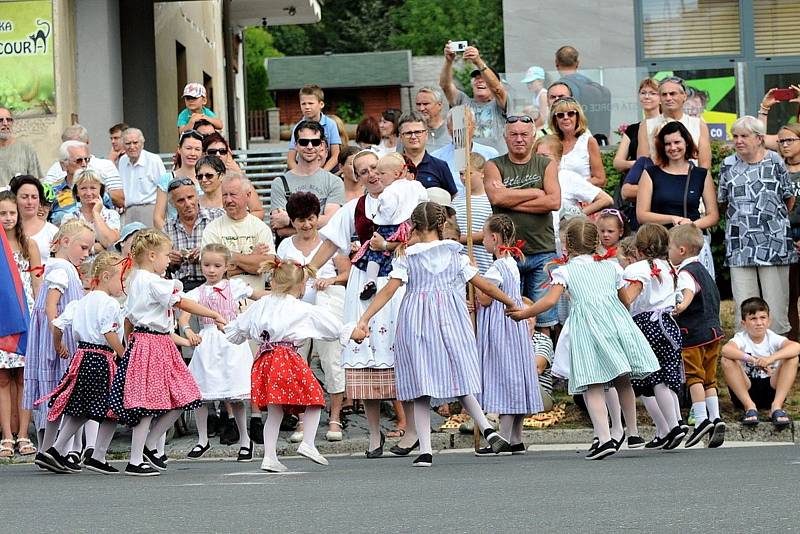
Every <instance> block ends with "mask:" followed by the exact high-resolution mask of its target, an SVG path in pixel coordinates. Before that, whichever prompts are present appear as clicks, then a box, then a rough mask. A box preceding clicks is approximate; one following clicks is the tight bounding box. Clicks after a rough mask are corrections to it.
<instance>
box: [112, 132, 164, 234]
mask: <svg viewBox="0 0 800 534" xmlns="http://www.w3.org/2000/svg"><path fill="white" fill-rule="evenodd" d="M122 145H123V146H124V147H125V155H124V156H122V157H120V158H119V176H120V178H122V186H123V188H124V189H125V223H126V224H127V223H131V222H134V221H139V222H140V223H142V224H144V225H145V226H153V211H154V210H155V207H156V190H157V189H158V182H159V180H160V179H161V177H162V176H163V175H164V174H166V172H167V170H166V169H165V168H164V163H163V162H162V161H161V158H159V157H158V156H157V155H156V154H153V153H152V152H148V151H147V150H145V149H144V135H143V134H142V131H141V130H140V129H138V128H128V129H127V130H125V131H124V132H122Z"/></svg>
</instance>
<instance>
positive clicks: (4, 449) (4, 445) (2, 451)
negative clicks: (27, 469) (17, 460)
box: [0, 439, 14, 458]
mask: <svg viewBox="0 0 800 534" xmlns="http://www.w3.org/2000/svg"><path fill="white" fill-rule="evenodd" d="M9 443H10V444H11V445H10V446H9V445H8V444H9ZM12 456H14V440H13V439H0V458H11V457H12Z"/></svg>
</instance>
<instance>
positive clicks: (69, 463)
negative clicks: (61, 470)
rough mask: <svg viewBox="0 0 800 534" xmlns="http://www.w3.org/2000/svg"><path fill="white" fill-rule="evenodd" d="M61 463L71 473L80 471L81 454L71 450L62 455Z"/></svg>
mask: <svg viewBox="0 0 800 534" xmlns="http://www.w3.org/2000/svg"><path fill="white" fill-rule="evenodd" d="M61 465H63V466H64V467H65V468H66V470H67V472H69V473H80V472H81V455H80V454H78V453H77V452H70V453H68V454H67V455H66V456H64V457H62V461H61Z"/></svg>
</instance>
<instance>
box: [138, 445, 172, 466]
mask: <svg viewBox="0 0 800 534" xmlns="http://www.w3.org/2000/svg"><path fill="white" fill-rule="evenodd" d="M142 454H143V455H144V459H145V461H146V462H147V463H148V464H150V465H152V466H153V467H155V468H156V469H158V470H159V471H166V470H167V464H165V463H164V461H163V460H161V456H159V454H158V452H156V451H152V450H150V449H148V448H147V447H145V448H144V450H143V451H142Z"/></svg>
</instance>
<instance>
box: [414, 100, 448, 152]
mask: <svg viewBox="0 0 800 534" xmlns="http://www.w3.org/2000/svg"><path fill="white" fill-rule="evenodd" d="M416 104H417V112H418V113H419V114H420V115H422V116H423V117H425V125H426V126H427V127H428V142H427V143H426V144H425V147H426V148H427V150H428V151H429V152H433V151H435V150H438V149H440V148H442V147H443V146H447V145H449V144H450V142H451V141H452V139H451V138H450V135H451V134H450V131H449V130H448V128H447V125H446V124H445V120H444V117H443V116H442V111H444V95H443V94H442V91H441V90H440V89H438V88H434V87H423V88H422V89H420V90H419V91H417V102H416Z"/></svg>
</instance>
